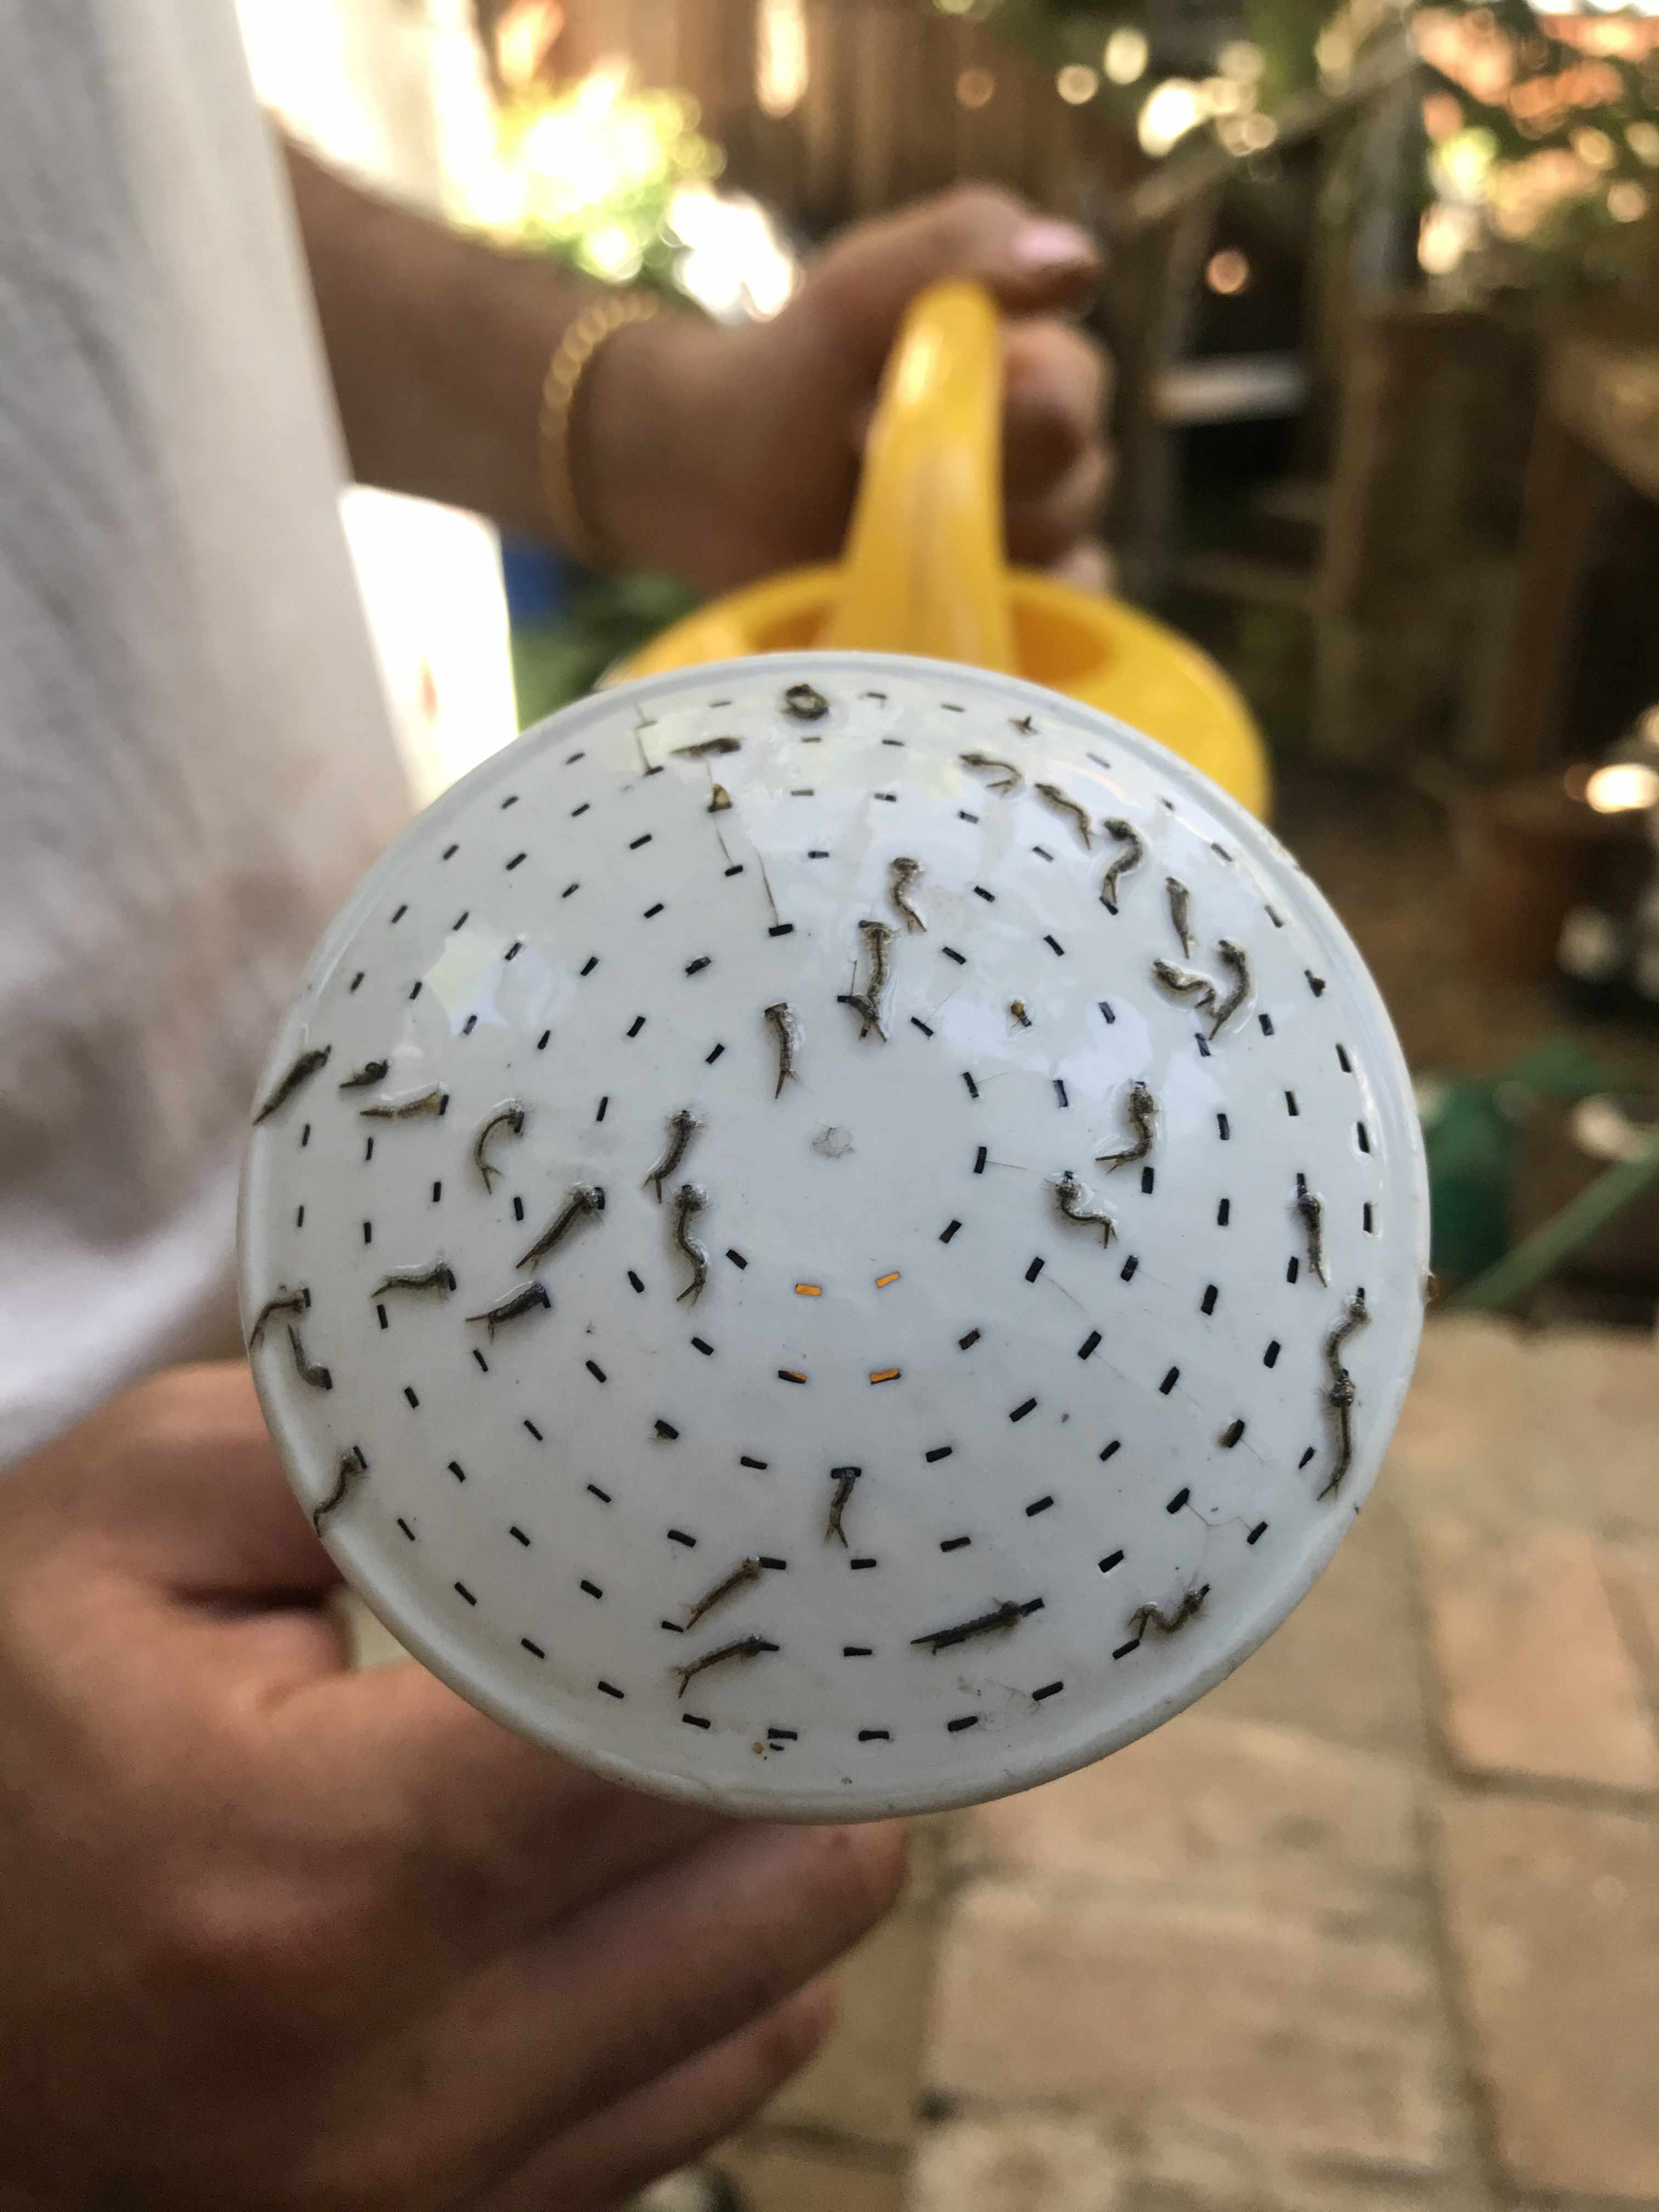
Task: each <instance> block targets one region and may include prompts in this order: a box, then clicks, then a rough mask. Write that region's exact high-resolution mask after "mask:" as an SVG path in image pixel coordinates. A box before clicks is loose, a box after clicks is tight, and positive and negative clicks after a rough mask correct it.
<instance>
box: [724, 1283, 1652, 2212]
mask: <svg viewBox="0 0 1659 2212" xmlns="http://www.w3.org/2000/svg"><path fill="white" fill-rule="evenodd" d="M1656 1711H1659V1346H1655V1345H1654V1343H1653V1342H1652V1341H1651V1340H1648V1339H1646V1338H1634V1337H1620V1336H1617V1335H1613V1334H1607V1333H1601V1332H1596V1333H1591V1332H1583V1333H1580V1332H1560V1333H1546V1334H1541V1335H1539V1334H1533V1335H1528V1334H1525V1333H1523V1332H1522V1331H1520V1330H1518V1329H1516V1328H1512V1327H1510V1325H1508V1324H1506V1323H1502V1322H1492V1321H1486V1320H1475V1319H1448V1320H1442V1321H1439V1322H1435V1323H1434V1324H1432V1325H1431V1328H1430V1330H1429V1332H1428V1335H1427V1338H1426V1340H1425V1346H1424V1352H1423V1357H1422V1360H1421V1363H1420V1364H1419V1372H1418V1381H1417V1384H1416V1387H1415V1389H1414V1390H1413V1395H1412V1398H1411V1401H1410V1403H1409V1405H1408V1407H1407V1413H1406V1416H1405V1418H1404V1419H1403V1420H1402V1422H1401V1427H1400V1431H1399V1434H1398V1437H1397V1438H1396V1440H1395V1447H1394V1449H1393V1451H1392V1453H1391V1455H1390V1459H1389V1466H1388V1468H1387V1469H1386V1470H1385V1472H1384V1475H1383V1480H1382V1481H1381V1482H1380V1483H1379V1485H1378V1486H1377V1489H1376V1493H1375V1495H1374V1497H1373V1498H1372V1499H1371V1501H1370V1504H1368V1506H1367V1508H1366V1510H1365V1512H1364V1515H1363V1516H1361V1518H1360V1520H1359V1522H1358V1523H1357V1525H1356V1527H1355V1529H1354V1531H1353V1533H1352V1535H1351V1536H1350V1537H1349V1539H1348V1541H1346V1544H1345V1545H1344V1547H1343V1549H1342V1552H1341V1553H1340V1555H1339V1557H1338V1559H1337V1560H1336V1562H1335V1564H1334V1565H1333V1567H1332V1568H1331V1569H1330V1571H1329V1572H1328V1574H1327V1575H1326V1576H1325V1577H1324V1579H1323V1581H1322V1583H1320V1585H1319V1587H1318V1588H1317V1589H1316V1590H1315V1592H1314V1593H1313V1595H1311V1596H1310V1598H1309V1599H1308V1600H1307V1601H1306V1602H1305V1603H1304V1605H1303V1606H1302V1607H1300V1608H1299V1609H1298V1610H1297V1613H1295V1614H1293V1615H1292V1617H1291V1620H1289V1621H1288V1622H1287V1623H1286V1624H1285V1626H1284V1628H1282V1629H1281V1630H1280V1631H1279V1633H1278V1635H1276V1636H1275V1637H1274V1638H1273V1639H1272V1641H1271V1642H1270V1643H1269V1644H1267V1646H1266V1647H1265V1648H1264V1649H1263V1650H1261V1652H1259V1653H1258V1654H1257V1655H1256V1656H1255V1658H1253V1659H1251V1660H1250V1661H1249V1662H1247V1664H1246V1665H1245V1666H1244V1667H1243V1668H1241V1669H1240V1670H1239V1672H1238V1673H1237V1674H1236V1675H1234V1676H1233V1677H1232V1679H1231V1680H1230V1681H1229V1682H1227V1683H1225V1684H1224V1685H1223V1686H1222V1687H1221V1688H1220V1689H1219V1690H1218V1691H1216V1692H1213V1693H1212V1695H1211V1696H1210V1697H1208V1698H1207V1699H1205V1700H1204V1701H1203V1703H1202V1704H1201V1705H1200V1706H1198V1707H1197V1708H1195V1709H1194V1711H1190V1712H1188V1713H1187V1714H1185V1715H1183V1716H1182V1717H1181V1718H1180V1719H1178V1720H1176V1721H1175V1722H1172V1723H1170V1725H1169V1726H1168V1727H1166V1728H1164V1729H1161V1730H1159V1731H1158V1733H1157V1734H1156V1735H1153V1736H1151V1737H1149V1738H1147V1739H1146V1740H1145V1741H1142V1742H1141V1743H1139V1744H1137V1745H1134V1746H1133V1747H1131V1748H1130V1749H1129V1750H1127V1751H1126V1752H1123V1753H1120V1754H1119V1755H1118V1756H1117V1757H1116V1758H1115V1759H1109V1760H1108V1761H1106V1762H1104V1763H1103V1764H1102V1765H1099V1766H1097V1767H1094V1768H1091V1769H1090V1770H1089V1771H1085V1772H1084V1773H1082V1774H1079V1775H1074V1776H1073V1777H1070V1778H1067V1779H1066V1780H1065V1781H1062V1782H1058V1783H1054V1784H1049V1785H1048V1786H1047V1787H1046V1788H1043V1789H1041V1790H1032V1791H1030V1792H1029V1793H1028V1794H1026V1795H1025V1796H1020V1797H1017V1798H1012V1799H1009V1800H1006V1801H1005V1802H1002V1803H1000V1804H998V1805H994V1806H988V1807H985V1808H981V1809H980V1810H979V1811H977V1812H975V1813H974V1814H968V1815H964V1816H961V1817H959V1818H957V1819H956V1820H952V1821H950V1822H946V1823H937V1824H929V1825H928V1826H927V1829H926V1832H925V1833H924V1836H923V1839H922V1841H923V1848H922V1852H921V1869H920V1871H919V1873H918V1876H917V1881H916V1887H915V1894H914V1896H913V1899H912V1901H911V1904H910V1905H909V1906H908V1909H907V1911H905V1913H904V1914H903V1915H902V1917H901V1918H900V1920H899V1922H898V1923H896V1926H895V1927H894V1928H892V1929H890V1930H889V1931H887V1932H886V1934H885V1935H884V1936H883V1937H882V1938H881V1939H879V1940H878V1945H877V1946H876V1947H873V1948H872V1950H871V1951H870V1952H869V1953H867V1954H866V1956H865V1958H863V1959H861V1960H860V1961H859V1962H858V1964H857V1966H855V1968H854V1984H853V1990H852V2005H851V2008H850V2015H851V2016H850V2018H849V2022H848V2033H846V2034H844V2035H842V2037H840V2038H839V2039H837V2041H836V2044H835V2045H832V2046H831V2049H830V2051H829V2053H828V2054H827V2056H826V2057H825V2058H824V2059H823V2061H821V2062H820V2063H819V2065H818V2066H817V2068H815V2069H813V2070H812V2071H811V2073H810V2074H809V2075H807V2076H806V2077H805V2079H804V2080H803V2081H801V2082H800V2083H799V2084H798V2085H797V2086H796V2087H795V2088H794V2089H793V2090H792V2092H791V2093H790V2094H789V2096H788V2097H787V2099H786V2100H785V2101H784V2102H783V2104H782V2105H781V2106H779V2107H777V2108H775V2110H774V2112H772V2113H770V2114H769V2115H768V2117H767V2120H766V2122H765V2124H763V2125H762V2126H760V2127H758V2128H757V2129H756V2130H753V2131H751V2133H750V2136H748V2137H747V2138H745V2139H744V2142H743V2143H742V2144H741V2145H738V2146H734V2147H733V2151H732V2156H731V2158H730V2160H727V2161H726V2163H728V2165H729V2166H730V2167H731V2170H732V2172H733V2173H734V2175H737V2176H738V2177H739V2178H740V2179H743V2180H744V2183H745V2184H746V2186H747V2190H748V2193H749V2196H750V2201H751V2203H752V2204H753V2205H754V2207H755V2208H756V2212H796V2208H799V2212H817V2207H818V2206H819V2205H820V2204H822V2205H823V2206H824V2207H826V2208H828V2207H832V2206H833V2207H834V2208H835V2212H898V2208H900V2207H901V2206H902V2207H903V2208H904V2212H1519V2208H1522V2207H1526V2208H1540V2207H1543V2206H1549V2207H1551V2208H1553V2212H1592V2208H1595V2212H1604V2209H1605V2208H1607V2207H1610V2206H1614V2205H1617V2206H1624V2207H1628V2206H1645V2207H1649V2208H1652V2212H1659V1731H1656V1724H1655V1714H1656ZM930 1974H931V1976H932V1978H933V2001H932V2008H931V2014H929V2015H926V2018H927V2027H926V2033H925V2038H923V2039H921V2050H920V2052H919V2053H918V2051H917V2049H916V2044H917V2041H918V2023H920V2022H921V2021H922V2020H923V2018H924V2014H923V2010H922V2006H923V2000H924V1990H925V1985H926V1984H927V1980H928V1978H929V1976H930ZM918 2057H919V2059H920V2066H919V2069H918ZM918 2090H919V2091H920V2094H919V2095H918ZM918 2112H920V2113H921V2115H923V2118H922V2120H921V2124H920V2127H919V2129H918V2125H917V2122H916V2118H915V2115H916V2114H917V2113H918Z"/></svg>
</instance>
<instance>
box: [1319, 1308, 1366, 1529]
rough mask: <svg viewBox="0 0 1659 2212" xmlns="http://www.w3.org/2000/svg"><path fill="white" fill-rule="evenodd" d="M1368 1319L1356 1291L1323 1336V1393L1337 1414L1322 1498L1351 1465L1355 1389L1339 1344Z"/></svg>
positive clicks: (1339, 1484)
mask: <svg viewBox="0 0 1659 2212" xmlns="http://www.w3.org/2000/svg"><path fill="white" fill-rule="evenodd" d="M1368 1321H1370V1313H1369V1312H1368V1311H1367V1310H1366V1306H1365V1293H1364V1291H1356V1292H1355V1293H1354V1295H1353V1297H1352V1298H1350V1299H1349V1301H1348V1304H1347V1306H1346V1310H1344V1313H1343V1316H1342V1318H1341V1320H1340V1322H1338V1323H1337V1325H1336V1327H1335V1328H1334V1329H1333V1330H1332V1331H1331V1333H1330V1334H1329V1335H1328V1337H1327V1338H1326V1339H1325V1364H1326V1366H1327V1367H1328V1368H1329V1370H1330V1373H1331V1387H1330V1389H1328V1391H1327V1392H1326V1394H1325V1402H1326V1404H1327V1405H1328V1407H1330V1409H1331V1411H1332V1412H1333V1413H1334V1414H1335V1416H1336V1459H1335V1462H1334V1464H1333V1466H1332V1468H1331V1478H1330V1480H1329V1481H1328V1483H1327V1484H1326V1485H1325V1487H1324V1488H1323V1489H1322V1491H1321V1492H1320V1493H1319V1494H1320V1496H1321V1497H1322V1498H1329V1497H1331V1496H1332V1495H1333V1494H1334V1492H1337V1491H1339V1490H1340V1488H1341V1487H1342V1478H1343V1476H1344V1475H1345V1474H1346V1473H1347V1472H1348V1469H1349V1468H1351V1467H1352V1465H1353V1407H1354V1400H1355V1399H1356V1398H1357V1397H1358V1391H1357V1390H1356V1389H1354V1382H1353V1377H1352V1375H1350V1374H1349V1372H1348V1370H1347V1369H1346V1367H1345V1366H1344V1365H1343V1364H1342V1347H1343V1346H1344V1345H1345V1344H1346V1342H1347V1340H1348V1339H1349V1338H1350V1337H1351V1336H1352V1334H1353V1333H1354V1331H1355V1330H1356V1329H1358V1328H1364V1326H1365V1324H1366V1322H1368Z"/></svg>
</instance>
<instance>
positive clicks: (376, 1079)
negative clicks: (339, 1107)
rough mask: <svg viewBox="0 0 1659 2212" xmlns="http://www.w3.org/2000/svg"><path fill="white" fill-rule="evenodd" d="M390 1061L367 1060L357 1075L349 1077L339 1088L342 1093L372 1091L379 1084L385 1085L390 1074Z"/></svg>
mask: <svg viewBox="0 0 1659 2212" xmlns="http://www.w3.org/2000/svg"><path fill="white" fill-rule="evenodd" d="M391 1066H392V1063H391V1061H390V1060H365V1061H364V1062H363V1064H362V1066H361V1067H360V1068H359V1069H358V1070H357V1072H356V1074H355V1075H348V1076H347V1078H346V1079H345V1081H344V1082H343V1083H342V1084H340V1085H337V1088H338V1089H340V1090H342V1091H372V1090H373V1089H374V1086H375V1085H376V1084H377V1083H384V1082H385V1081H386V1076H387V1074H388V1073H389V1072H390V1069H391Z"/></svg>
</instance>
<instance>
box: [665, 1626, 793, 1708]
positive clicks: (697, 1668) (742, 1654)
mask: <svg viewBox="0 0 1659 2212" xmlns="http://www.w3.org/2000/svg"><path fill="white" fill-rule="evenodd" d="M781 1649H782V1646H781V1644H773V1643H770V1642H769V1641H768V1639H767V1638H765V1637H764V1636H740V1637H739V1638H738V1640H737V1642H736V1643H735V1644H721V1646H720V1650H718V1651H705V1652H704V1654H703V1656H702V1658H701V1659H693V1660H692V1661H691V1662H690V1664H689V1665H688V1666H684V1667H676V1668H675V1669H674V1672H675V1673H676V1674H678V1676H679V1678H680V1695H681V1697H684V1695H685V1693H686V1691H687V1690H688V1689H689V1688H690V1684H691V1680H692V1678H693V1676H694V1675H697V1674H702V1671H703V1669H704V1668H708V1667H719V1666H722V1665H723V1664H724V1663H725V1662H726V1660H728V1659H758V1658H759V1657H760V1656H761V1654H762V1653H763V1652H765V1651H778V1650H781Z"/></svg>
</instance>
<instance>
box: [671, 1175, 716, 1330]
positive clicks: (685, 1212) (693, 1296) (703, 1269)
mask: <svg viewBox="0 0 1659 2212" xmlns="http://www.w3.org/2000/svg"><path fill="white" fill-rule="evenodd" d="M707 1205H708V1192H707V1191H706V1190H705V1189H704V1188H703V1187H702V1184H701V1183H696V1182H683V1183H682V1184H681V1185H680V1187H679V1188H678V1190H677V1191H676V1192H675V1194H674V1242H675V1243H676V1244H677V1245H678V1247H679V1249H680V1250H681V1251H682V1252H684V1255H685V1256H686V1258H687V1259H688V1260H689V1261H690V1262H691V1279H690V1282H689V1283H688V1284H687V1285H686V1286H685V1288H684V1290H683V1291H681V1292H680V1294H679V1298H678V1299H676V1301H675V1303H676V1304H679V1303H680V1300H681V1299H684V1298H690V1301H691V1303H692V1304H693V1305H696V1303H697V1300H698V1299H699V1298H700V1297H702V1291H703V1285H705V1284H706V1283H707V1282H708V1251H707V1250H706V1249H705V1248H704V1247H703V1246H702V1245H701V1244H699V1243H698V1242H697V1240H696V1237H693V1236H692V1235H691V1233H690V1231H691V1224H692V1223H693V1221H695V1220H696V1218H697V1216H698V1214H700V1213H701V1212H702V1210H703V1208H704V1206H707Z"/></svg>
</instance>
